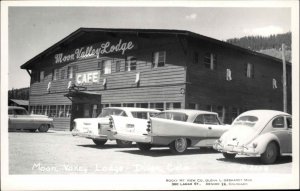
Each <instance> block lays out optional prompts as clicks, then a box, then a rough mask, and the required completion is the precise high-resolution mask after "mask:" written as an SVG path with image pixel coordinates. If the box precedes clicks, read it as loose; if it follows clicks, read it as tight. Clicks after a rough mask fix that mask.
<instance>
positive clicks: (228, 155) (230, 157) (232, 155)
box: [223, 153, 236, 159]
mask: <svg viewBox="0 0 300 191" xmlns="http://www.w3.org/2000/svg"><path fill="white" fill-rule="evenodd" d="M223 156H224V157H225V158H226V159H234V157H235V156H236V154H233V153H223Z"/></svg>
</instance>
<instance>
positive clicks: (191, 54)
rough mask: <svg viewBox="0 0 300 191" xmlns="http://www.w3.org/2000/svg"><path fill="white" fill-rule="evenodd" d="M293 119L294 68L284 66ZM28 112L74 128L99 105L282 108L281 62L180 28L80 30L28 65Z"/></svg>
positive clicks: (222, 110)
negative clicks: (80, 119) (73, 122)
mask: <svg viewBox="0 0 300 191" xmlns="http://www.w3.org/2000/svg"><path fill="white" fill-rule="evenodd" d="M286 67H287V95H288V112H289V113H291V63H289V62H287V64H286ZM21 69H26V70H27V72H28V73H29V75H30V76H31V82H30V96H29V97H30V98H29V110H30V112H31V113H34V114H46V115H48V116H50V117H53V118H54V126H55V128H58V129H71V126H70V123H71V121H72V120H73V119H74V118H78V117H96V116H97V115H98V114H99V113H100V112H101V110H102V108H104V107H109V106H123V107H142V108H156V109H160V110H165V109H172V108H191V109H201V110H209V111H215V112H218V114H219V116H220V118H221V119H222V120H223V122H225V123H230V122H231V121H232V120H233V119H234V118H235V117H236V116H237V115H238V114H240V113H241V112H244V111H246V110H250V109H275V110H283V93H282V92H283V86H282V73H283V72H282V61H281V60H280V59H277V58H274V57H271V56H267V55H264V54H260V53H257V52H253V51H251V50H248V49H244V48H240V47H237V46H234V45H231V44H228V43H225V42H223V41H219V40H215V39H212V38H209V37H205V36H202V35H199V34H196V33H193V32H189V31H183V30H154V29H101V28H79V29H78V30H76V31H75V32H73V33H71V34H70V35H69V36H67V37H65V38H64V39H62V40H61V41H59V42H57V43H56V44H54V45H53V46H51V47H50V48H48V49H46V50H45V51H43V52H42V53H40V54H38V55H37V56H35V57H34V58H32V59H31V60H29V61H28V62H26V63H25V64H23V65H22V66H21Z"/></svg>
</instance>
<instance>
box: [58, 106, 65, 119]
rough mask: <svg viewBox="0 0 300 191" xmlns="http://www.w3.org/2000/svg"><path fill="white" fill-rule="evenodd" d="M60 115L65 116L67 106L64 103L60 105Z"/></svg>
mask: <svg viewBox="0 0 300 191" xmlns="http://www.w3.org/2000/svg"><path fill="white" fill-rule="evenodd" d="M58 117H65V106H64V105H59V106H58Z"/></svg>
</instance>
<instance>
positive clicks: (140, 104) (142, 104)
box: [136, 103, 148, 108]
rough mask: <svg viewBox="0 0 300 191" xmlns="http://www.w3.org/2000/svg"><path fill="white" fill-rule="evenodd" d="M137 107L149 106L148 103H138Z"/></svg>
mask: <svg viewBox="0 0 300 191" xmlns="http://www.w3.org/2000/svg"><path fill="white" fill-rule="evenodd" d="M136 107H139V108H148V103H137V104H136Z"/></svg>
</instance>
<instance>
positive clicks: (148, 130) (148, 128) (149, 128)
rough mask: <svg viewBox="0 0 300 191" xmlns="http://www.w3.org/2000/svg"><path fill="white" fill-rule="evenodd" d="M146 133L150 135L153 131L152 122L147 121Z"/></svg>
mask: <svg viewBox="0 0 300 191" xmlns="http://www.w3.org/2000/svg"><path fill="white" fill-rule="evenodd" d="M146 131H147V132H148V133H149V132H150V131H151V121H150V120H148V121H147V129H146Z"/></svg>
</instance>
